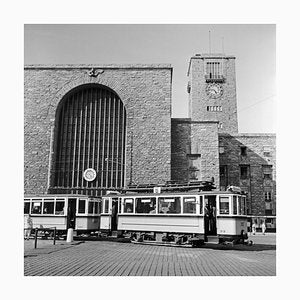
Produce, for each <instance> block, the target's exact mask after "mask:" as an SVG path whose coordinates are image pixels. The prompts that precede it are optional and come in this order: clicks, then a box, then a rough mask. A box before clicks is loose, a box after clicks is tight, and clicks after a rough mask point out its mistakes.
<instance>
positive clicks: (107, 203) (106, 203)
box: [103, 199, 109, 214]
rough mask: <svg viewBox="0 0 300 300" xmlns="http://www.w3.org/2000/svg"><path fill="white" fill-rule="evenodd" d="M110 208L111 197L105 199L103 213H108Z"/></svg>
mask: <svg viewBox="0 0 300 300" xmlns="http://www.w3.org/2000/svg"><path fill="white" fill-rule="evenodd" d="M108 209H109V199H104V207H103V213H105V214H108Z"/></svg>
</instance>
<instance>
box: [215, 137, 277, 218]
mask: <svg viewBox="0 0 300 300" xmlns="http://www.w3.org/2000/svg"><path fill="white" fill-rule="evenodd" d="M275 138H276V137H275V134H237V135H228V134H220V135H219V151H220V166H221V168H222V171H221V174H220V182H221V183H220V188H221V189H222V190H225V189H226V186H228V185H235V186H240V187H241V189H242V190H243V191H245V192H246V193H247V195H248V205H247V206H248V213H249V214H253V215H276V139H275ZM241 167H242V168H243V167H245V168H247V174H241V171H242V170H241ZM244 170H245V169H244ZM268 192H270V193H271V194H270V196H271V198H270V199H267V201H265V197H266V196H265V193H268Z"/></svg>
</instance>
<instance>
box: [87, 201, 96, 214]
mask: <svg viewBox="0 0 300 300" xmlns="http://www.w3.org/2000/svg"><path fill="white" fill-rule="evenodd" d="M94 203H95V202H94V201H89V202H88V214H92V213H93V211H94Z"/></svg>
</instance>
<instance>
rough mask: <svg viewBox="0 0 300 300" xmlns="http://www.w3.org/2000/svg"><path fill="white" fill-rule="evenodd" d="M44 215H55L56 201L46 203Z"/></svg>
mask: <svg viewBox="0 0 300 300" xmlns="http://www.w3.org/2000/svg"><path fill="white" fill-rule="evenodd" d="M43 214H44V215H53V214H54V199H51V200H50V199H49V200H47V201H44V208H43Z"/></svg>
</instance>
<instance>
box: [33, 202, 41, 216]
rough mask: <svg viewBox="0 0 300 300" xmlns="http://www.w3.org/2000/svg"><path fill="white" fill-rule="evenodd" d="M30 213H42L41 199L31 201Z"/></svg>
mask: <svg viewBox="0 0 300 300" xmlns="http://www.w3.org/2000/svg"><path fill="white" fill-rule="evenodd" d="M31 213H32V214H41V213H42V199H40V201H39V200H35V201H34V202H32V206H31Z"/></svg>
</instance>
